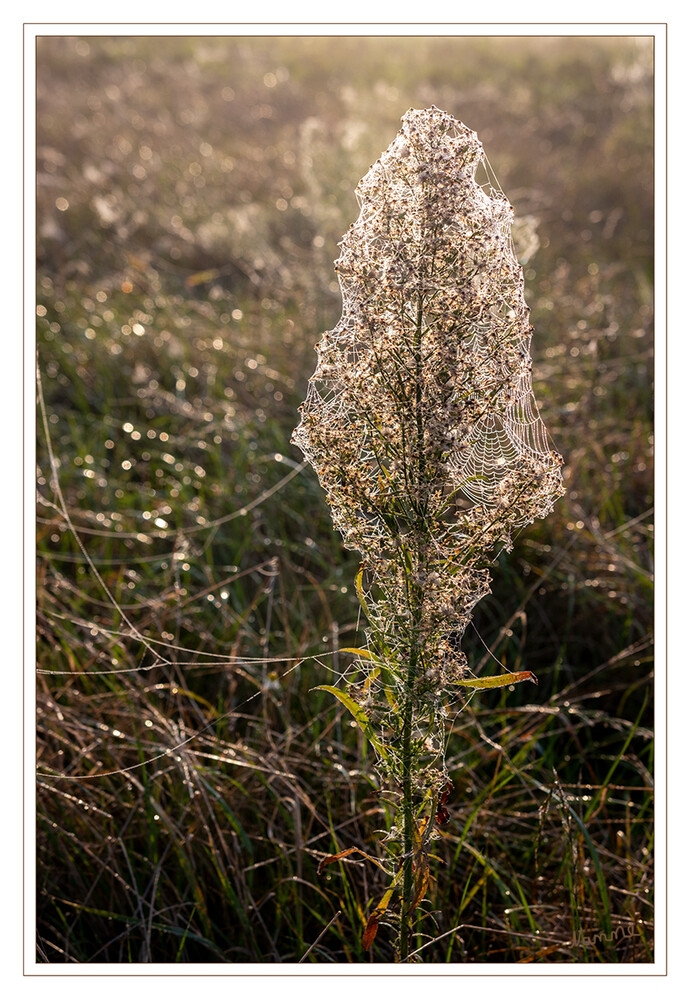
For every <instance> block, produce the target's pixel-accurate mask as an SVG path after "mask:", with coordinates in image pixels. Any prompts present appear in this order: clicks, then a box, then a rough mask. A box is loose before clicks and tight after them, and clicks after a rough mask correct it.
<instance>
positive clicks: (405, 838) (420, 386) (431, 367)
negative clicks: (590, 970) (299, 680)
mask: <svg viewBox="0 0 690 999" xmlns="http://www.w3.org/2000/svg"><path fill="white" fill-rule="evenodd" d="M482 171H483V172H484V177H481V176H480V174H481V172H482ZM489 176H490V174H489V168H488V164H487V163H486V161H485V158H484V153H483V149H482V146H481V143H480V142H479V140H478V138H477V136H476V134H475V133H474V132H472V131H471V130H470V129H469V128H467V127H466V126H465V125H463V124H462V123H460V122H458V121H456V120H455V119H454V118H453V117H452V116H451V115H448V114H445V113H444V112H442V111H440V110H439V109H438V108H430V109H427V110H424V111H414V110H412V111H409V112H408V113H407V114H406V115H405V116H404V117H403V122H402V129H401V131H400V133H399V134H398V136H397V137H396V139H395V140H394V141H393V143H392V144H391V145H390V146H389V148H388V149H387V150H386V151H385V152H384V153H383V155H382V156H381V158H380V159H379V160H378V161H377V162H376V163H375V164H374V166H372V167H371V169H370V170H369V172H368V173H367V175H366V176H365V177H364V178H363V180H362V181H361V182H360V184H359V186H358V188H357V197H358V200H359V203H360V215H359V218H358V220H357V222H356V223H355V224H354V225H353V226H351V227H350V229H349V231H348V233H347V234H346V235H345V237H344V238H343V241H342V243H341V254H340V257H339V258H338V260H337V261H336V270H337V272H338V275H339V280H340V286H341V291H342V296H343V313H342V316H341V319H340V322H339V323H338V325H337V326H336V327H335V328H334V329H333V330H331V331H329V332H328V333H326V334H325V335H324V337H323V338H322V340H321V342H320V343H319V345H318V347H317V350H318V364H317V367H316V371H315V373H314V375H313V376H312V378H311V380H310V384H309V389H308V392H307V398H306V400H305V402H304V404H303V406H302V407H301V420H300V424H299V426H298V427H297V429H296V431H295V434H294V436H293V440H294V441H295V443H296V444H297V445H298V446H299V447H300V448H301V449H302V451H303V452H304V454H305V455H306V457H307V458H308V459H309V460H310V462H311V463H312V465H313V466H314V468H315V469H316V471H317V473H318V475H319V478H320V481H321V483H322V485H323V487H324V489H325V490H326V494H327V498H328V502H329V504H330V508H331V513H332V516H333V521H334V524H335V527H336V528H337V529H338V530H339V531H340V532H341V534H342V536H343V539H344V542H345V544H346V545H347V546H348V547H350V548H354V549H356V550H357V551H359V552H360V553H361V556H362V569H361V570H360V573H359V575H358V577H357V590H358V595H359V597H360V601H361V603H362V606H363V607H364V609H365V612H366V614H367V617H368V622H369V630H368V632H367V644H366V646H365V647H362V648H359V649H352V650H349V651H350V652H351V653H352V654H353V657H354V663H353V668H352V671H351V673H350V675H348V676H347V677H346V682H347V685H346V686H345V687H324V689H328V690H331V691H332V692H333V693H334V694H335V696H336V697H338V698H339V699H340V700H341V701H342V703H344V704H345V705H346V706H347V707H348V709H349V710H350V711H351V712H352V714H353V717H354V718H355V720H356V721H357V723H358V724H359V725H360V726H361V728H362V729H363V731H364V732H365V734H366V736H367V738H368V739H369V742H370V744H371V746H372V748H373V749H374V750H375V753H376V758H377V759H376V767H377V770H378V773H379V779H380V782H381V787H382V790H385V792H386V793H387V794H388V795H389V797H390V800H392V801H393V802H394V803H395V804H396V806H397V817H396V818H394V820H393V822H392V823H391V827H390V830H389V832H388V836H387V839H386V842H385V844H384V845H385V847H386V849H387V851H388V855H389V859H390V871H391V884H390V886H389V888H388V890H387V891H386V893H385V894H384V896H383V898H382V899H381V901H380V902H379V903H378V905H377V906H376V907H374V908H373V909H372V911H371V913H370V917H369V921H368V924H367V926H366V929H365V933H364V942H365V946H366V947H369V946H371V943H372V942H373V940H374V937H375V935H376V932H377V930H378V926H379V924H380V923H382V922H384V921H388V922H391V923H393V922H397V940H398V943H397V952H398V958H399V960H401V961H407V960H409V959H410V933H411V924H412V919H413V916H414V913H415V910H416V909H417V907H418V906H419V905H420V903H421V901H422V899H423V898H424V896H425V893H426V890H427V886H428V881H429V863H428V854H429V849H430V844H431V842H432V840H433V838H434V837H435V836H436V835H438V831H439V827H440V825H442V824H443V822H444V821H446V819H447V815H448V811H447V809H446V808H445V801H446V798H447V797H448V794H449V777H448V774H447V772H446V768H445V760H444V741H445V739H444V736H445V719H446V716H447V713H448V711H449V710H450V706H451V705H452V704H453V703H455V702H457V701H458V700H459V699H461V698H462V697H463V696H465V695H466V693H467V691H468V690H471V689H473V688H475V689H476V688H482V687H492V686H500V685H504V684H507V683H515V682H519V681H520V680H524V679H534V677H533V675H532V674H531V673H529V672H526V671H525V672H522V673H506V674H504V675H502V676H498V677H475V676H474V675H473V674H472V672H471V670H470V668H469V665H468V662H467V658H466V656H465V654H464V652H463V651H462V649H461V647H460V644H461V639H462V635H463V633H464V631H465V628H466V627H467V624H468V622H469V620H470V616H471V613H472V609H473V607H474V606H475V604H476V603H477V601H478V600H480V599H481V598H482V597H483V596H484V595H485V594H486V593H488V592H489V581H490V579H489V567H490V565H491V563H492V561H493V560H494V559H495V556H496V553H497V551H499V550H501V549H503V550H507V549H510V547H511V536H512V533H513V532H514V530H515V529H516V528H517V527H520V526H523V525H524V524H527V523H530V522H531V521H533V520H534V519H535V518H536V517H543V516H545V515H546V514H547V513H548V512H549V511H550V509H551V507H552V506H553V503H554V502H555V500H556V498H557V497H558V496H559V495H560V494H561V493H562V491H563V487H562V480H561V471H560V466H561V464H562V462H561V459H560V456H559V455H558V454H556V453H555V452H554V451H552V450H550V448H549V447H548V443H547V436H546V431H545V428H544V425H543V423H542V421H541V419H540V417H539V414H538V411H537V407H536V402H535V400H534V397H533V394H532V384H531V361H530V343H531V335H532V328H531V326H530V324H529V314H528V310H527V307H526V305H525V301H524V294H523V278H522V271H521V268H520V266H519V264H518V261H517V259H516V257H515V253H514V251H513V247H512V242H511V236H510V227H511V221H512V208H511V207H510V205H509V204H508V202H507V200H506V198H505V196H504V195H503V194H502V192H501V191H500V190H498V189H496V188H495V187H494V186H493V185H492V184H491V183H489V179H488V178H489ZM340 855H341V854H338V855H337V856H340ZM329 859H333V858H326V859H325V861H324V862H325V863H327V862H328V861H329Z"/></svg>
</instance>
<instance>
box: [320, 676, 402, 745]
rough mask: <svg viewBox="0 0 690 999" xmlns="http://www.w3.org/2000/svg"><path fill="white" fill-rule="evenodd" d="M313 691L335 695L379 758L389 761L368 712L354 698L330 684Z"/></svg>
mask: <svg viewBox="0 0 690 999" xmlns="http://www.w3.org/2000/svg"><path fill="white" fill-rule="evenodd" d="M313 689H314V690H327V691H328V692H329V694H333V696H334V697H337V698H338V700H339V701H340V703H341V704H344V705H345V707H346V708H347V710H348V711H349V712H350V714H351V715H352V717H353V718H354V720H355V721H356V722H357V724H358V725H359V727H360V728H361V730H362V731H363V732H364V734H365V736H366V737H367V739H368V741H369V742H370V743H371V745H372V746H373V747H374V749H375V750H376V752H377V753H378V754H379V756H380V757H381V758H382V759H384V760H387V759H388V750H387V749H386V748H385V746H384V745H383V744H382V742H381V740H380V739H379V738H378V737H377V736H376V733H375V732H374V729H373V727H372V724H371V722H370V721H369V718H368V717H367V715H366V712H365V711H364V709H363V708H361V707H360V706H359V704H357V702H356V701H355V700H354V699H353V698H352V697H350V695H349V694H346V693H345V691H344V690H340V689H339V688H338V687H331V686H329V685H328V684H323V685H322V686H320V687H314V688H313Z"/></svg>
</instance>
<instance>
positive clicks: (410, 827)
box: [399, 292, 426, 961]
mask: <svg viewBox="0 0 690 999" xmlns="http://www.w3.org/2000/svg"><path fill="white" fill-rule="evenodd" d="M423 304H424V302H423V295H422V294H421V292H420V294H419V299H418V302H417V322H416V329H415V342H414V354H415V381H416V387H415V416H416V423H417V491H418V493H417V497H416V502H415V503H414V507H415V509H416V510H417V516H418V531H419V534H418V537H417V552H416V558H415V560H414V565H415V569H416V570H417V571H418V572H419V571H421V570H422V569H423V561H424V559H423V549H424V547H425V546H424V544H423V540H422V535H423V531H424V512H425V504H424V503H423V502H422V496H423V484H424V479H425V472H426V462H425V456H424V414H423V411H422V409H423V402H424V400H423V394H422V376H423V369H422V324H423ZM408 593H409V594H410V597H409V603H410V611H411V622H410V625H411V630H410V638H411V641H410V659H409V666H408V670H407V682H406V691H405V709H404V716H403V732H402V797H403V864H404V873H403V891H402V904H401V911H400V941H399V944H400V946H399V951H400V960H401V961H406V960H407V957H408V955H409V950H410V915H411V914H410V911H409V909H410V904H411V902H412V887H413V886H412V881H413V871H412V860H413V846H414V812H413V807H412V726H413V720H414V696H413V693H414V683H415V679H416V676H417V670H418V666H419V661H420V652H421V650H420V646H419V641H420V624H421V621H420V618H421V611H422V601H423V599H424V593H423V590H422V587H421V586H420V585H419V584H418V583H417V582H416V581H414V582H413V583H412V586H411V587H410V586H409V581H408Z"/></svg>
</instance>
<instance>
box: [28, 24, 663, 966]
mask: <svg viewBox="0 0 690 999" xmlns="http://www.w3.org/2000/svg"><path fill="white" fill-rule="evenodd" d="M651 73H652V63H651V42H650V41H649V40H623V39H618V40H615V39H614V40H606V39H599V40H593V39H577V38H575V39H569V40H566V39H557V38H556V39H546V38H534V39H529V38H527V39H508V38H506V39H501V38H486V39H462V38H425V39H404V38H400V39H393V38H387V39H386V38H384V39H374V38H371V39H348V38H344V39H340V38H338V39H335V38H333V39H329V38H268V37H266V38H259V37H257V38H219V37H199V38H191V37H190V38H172V37H171V38H157V39H152V38H151V39H147V38H118V37H112V38H96V37H92V38H88V39H86V38H80V39H74V38H58V37H54V38H49V37H45V38H41V39H39V42H38V112H37V114H38V117H37V123H38V143H37V144H38V164H37V169H38V184H37V199H38V202H37V204H38V219H37V222H38V226H37V228H38V264H37V346H38V361H39V368H40V378H41V382H40V385H41V394H42V399H43V401H44V407H43V409H39V416H38V426H39V435H38V506H37V529H38V541H37V547H38V568H37V579H38V588H39V596H38V607H37V630H38V653H37V660H38V662H37V665H38V669H39V672H38V677H37V726H38V733H37V734H38V738H37V747H38V788H39V790H38V815H37V844H38V869H37V889H38V938H37V939H38V955H39V960H41V961H45V962H54V963H73V962H78V963H88V962H95V963H102V962H106V963H120V962H163V963H168V962H170V963H175V962H182V963H190V962H209V963H219V964H220V963H244V962H247V963H266V964H282V963H296V962H298V961H300V960H301V959H302V958H305V960H306V962H309V963H311V962H313V963H343V964H345V963H359V962H363V961H374V962H377V963H378V962H388V961H391V960H392V957H393V934H388V935H387V933H386V929H385V927H382V928H381V930H380V931H379V934H378V936H377V938H376V942H375V945H374V947H373V949H372V951H371V952H370V953H365V952H364V951H363V949H362V945H361V936H362V931H363V929H364V926H365V924H366V920H367V914H368V912H370V911H371V908H372V907H374V906H375V905H376V904H377V902H378V901H379V900H380V898H381V895H382V893H383V891H384V890H385V887H386V883H385V879H384V875H383V874H382V872H381V871H380V870H379V869H378V868H377V867H376V866H375V865H374V864H372V863H369V862H367V861H365V860H363V859H362V857H361V855H359V854H352V855H350V856H348V857H347V858H345V859H344V860H342V861H341V862H340V863H339V864H333V865H331V866H329V867H328V868H326V870H325V872H324V873H323V874H321V875H319V874H318V873H317V868H318V865H319V862H320V860H321V859H322V858H323V857H324V856H325V855H327V854H332V853H335V852H338V851H340V850H344V849H346V848H348V847H350V846H357V847H359V848H360V849H361V850H363V851H365V852H366V853H368V854H371V855H375V854H376V851H377V841H378V840H379V838H380V835H381V832H380V831H381V829H382V828H383V827H384V826H385V815H384V812H383V809H384V807H385V806H384V802H383V801H382V799H381V798H380V796H379V794H378V788H377V787H376V784H375V781H374V777H373V770H372V767H371V760H370V758H369V757H368V755H367V750H366V747H365V745H364V744H363V742H362V737H361V733H360V731H359V729H358V728H357V727H356V726H354V725H353V723H352V722H351V721H350V718H349V715H347V712H345V711H344V709H343V708H342V707H341V706H339V705H338V704H336V703H334V701H333V699H332V698H330V697H329V695H328V694H326V693H325V692H323V691H314V690H313V688H314V687H315V686H316V685H317V684H322V683H332V682H335V679H337V676H338V673H339V670H341V669H342V668H343V666H344V665H346V663H347V662H348V661H349V660H348V658H347V654H346V653H343V652H342V651H340V650H342V649H343V648H345V647H348V646H353V645H356V644H357V642H358V640H359V639H358V636H359V637H360V638H361V629H362V627H363V623H362V622H361V621H360V618H359V605H358V602H357V598H356V594H355V592H354V586H353V578H354V576H355V573H356V571H357V565H358V563H357V559H356V556H355V555H354V554H353V553H348V552H346V551H345V550H344V549H343V548H342V545H341V543H340V540H339V538H338V536H336V535H335V534H334V532H333V530H332V525H331V521H330V517H329V514H328V509H327V506H326V503H325V501H324V497H323V494H322V491H321V490H320V487H319V485H318V482H317V481H316V479H315V477H314V475H313V473H312V472H311V471H310V470H309V469H306V468H304V467H303V466H302V462H301V455H300V453H299V452H298V451H297V450H296V449H295V448H293V447H292V446H291V445H290V443H289V440H290V434H291V431H292V428H293V427H294V425H295V423H296V421H297V412H296V411H297V406H298V405H299V403H300V402H301V400H302V399H303V397H304V391H305V387H306V381H307V378H308V377H309V375H310V374H311V372H312V370H313V367H314V354H313V346H314V344H315V343H316V342H317V340H318V339H319V338H320V335H321V333H322V331H323V330H324V329H327V328H330V327H332V326H333V325H334V323H335V321H336V320H337V318H338V316H339V305H340V299H339V294H338V288H337V284H336V282H335V275H334V272H333V268H332V261H333V259H334V258H335V256H336V255H337V246H336V244H337V241H338V239H339V238H340V237H341V235H342V234H343V233H344V232H345V230H346V229H347V227H348V226H349V224H350V223H351V222H352V221H353V220H354V218H355V217H356V213H357V208H356V203H355V200H354V196H353V193H352V192H353V189H354V186H355V184H356V183H357V181H358V180H359V178H360V177H361V176H362V175H363V174H364V172H365V171H366V169H367V168H368V166H369V164H370V162H372V161H373V159H374V158H375V157H376V156H377V155H378V154H379V153H380V152H381V151H382V150H383V149H384V148H385V147H386V146H387V144H388V143H389V141H390V139H391V138H392V136H393V135H394V134H395V132H396V131H397V128H398V124H399V120H400V117H401V115H402V113H403V112H404V111H405V110H407V108H409V107H411V106H416V107H421V106H427V105H430V104H436V105H438V106H439V107H443V108H444V109H445V110H448V111H449V112H451V113H452V114H454V115H455V116H456V117H458V118H460V119H461V120H463V121H464V122H465V123H466V124H468V125H470V127H472V128H473V129H475V130H476V131H477V132H478V133H479V135H480V137H481V138H482V140H483V142H484V146H485V149H486V152H487V154H488V157H489V160H490V161H491V163H492V166H493V167H494V169H495V172H496V174H497V176H498V177H499V178H500V181H501V184H502V186H503V189H504V190H505V192H506V194H507V195H508V197H509V198H510V200H511V202H512V203H513V205H514V207H515V211H516V217H517V220H518V222H517V225H516V233H515V236H516V243H517V245H518V247H519V249H520V252H521V255H522V259H523V264H524V268H525V277H526V286H527V296H528V303H529V304H530V306H531V309H532V321H533V324H534V326H535V337H534V344H533V352H534V355H535V366H534V383H535V393H536V396H537V399H538V400H539V402H540V406H541V410H542V414H543V416H544V420H545V422H546V423H547V426H548V427H549V430H550V432H551V434H552V436H553V438H554V442H555V444H556V446H557V448H558V450H559V451H561V452H562V453H563V455H564V457H565V481H566V486H567V495H566V497H565V498H564V499H563V500H561V501H559V504H558V505H557V508H556V510H555V512H554V513H553V514H552V515H551V516H550V517H549V518H548V519H547V520H546V521H544V522H542V523H539V524H535V525H532V526H531V527H529V528H527V529H525V530H524V531H523V533H522V534H521V535H520V537H519V538H518V539H517V542H516V545H515V549H514V551H513V552H512V553H510V555H508V556H502V557H501V558H500V559H499V561H498V562H497V564H496V567H495V572H494V584H493V593H492V595H491V596H489V597H487V598H485V599H484V600H483V601H482V602H481V603H480V604H479V606H478V608H477V613H476V616H475V625H476V628H475V629H472V628H471V629H469V630H468V633H467V635H466V642H465V645H466V651H467V653H468V655H469V657H470V661H471V664H472V668H473V670H474V671H475V672H477V673H480V672H482V671H484V672H495V671H497V670H498V668H499V667H498V666H497V664H496V662H495V661H494V657H495V658H497V659H498V660H499V661H500V662H501V663H503V664H505V666H507V667H508V668H509V669H511V670H514V671H518V670H521V669H530V670H533V671H534V672H535V673H536V674H537V675H538V678H539V686H538V687H537V688H530V689H529V690H525V689H522V688H521V687H516V688H515V689H514V690H508V691H485V692H481V693H477V694H475V695H474V696H473V697H472V698H471V700H469V701H468V703H467V704H466V706H465V707H464V709H463V710H462V711H461V712H460V713H459V714H458V715H457V716H456V717H454V718H453V719H452V720H449V724H448V767H449V770H450V772H451V775H452V777H453V782H454V786H455V790H454V793H453V796H452V797H451V799H450V800H449V802H448V808H449V810H450V813H451V821H450V822H449V824H448V825H447V826H446V827H444V830H443V833H442V837H441V839H440V841H439V842H438V844H437V847H436V850H435V853H436V856H437V861H436V863H435V866H434V876H435V882H434V884H433V885H432V886H431V887H430V891H429V895H428V899H427V901H426V902H425V903H424V905H423V906H421V907H420V909H419V910H418V912H419V914H420V915H419V921H418V925H417V928H416V929H417V933H416V936H415V947H416V948H421V950H420V952H419V955H418V957H419V959H420V960H423V961H425V962H429V963H444V962H449V963H459V962H463V963H486V962H492V963H501V964H511V963H515V962H534V963H546V964H558V963H572V962H588V963H600V962H606V963H608V962H637V963H643V962H647V961H649V960H650V959H651V958H652V956H653V824H652V819H653V773H654V762H653V738H652V731H651V727H652V720H653V710H652V709H653V696H652V695H653V686H652V645H653V614H652V592H653V591H652V586H653V582H652V579H653V575H652V574H653V501H654V498H653V394H652V358H653V314H652V304H653V295H652V293H653V269H652V262H653V261H652V236H653V230H652V224H653V212H652V209H653V204H652V164H653V147H652V76H651ZM51 456H52V462H51ZM56 477H57V482H56ZM525 686H527V685H525ZM458 927H459V928H458ZM456 928H457V929H456ZM451 931H454V932H451ZM305 955H306V957H305Z"/></svg>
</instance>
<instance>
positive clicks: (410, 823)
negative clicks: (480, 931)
mask: <svg viewBox="0 0 690 999" xmlns="http://www.w3.org/2000/svg"><path fill="white" fill-rule="evenodd" d="M416 659H417V656H416V652H415V653H413V654H412V655H411V656H410V667H409V672H408V679H407V697H406V701H405V714H404V717H403V738H402V743H403V744H402V792H403V864H404V873H403V891H402V903H401V906H400V946H399V951H400V960H401V961H406V960H407V956H408V954H409V943H410V913H409V908H410V902H411V901H412V847H413V842H414V836H413V829H414V815H413V812H412V717H413V702H412V689H411V688H412V682H413V680H414V675H415V672H416V666H417V663H416Z"/></svg>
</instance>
